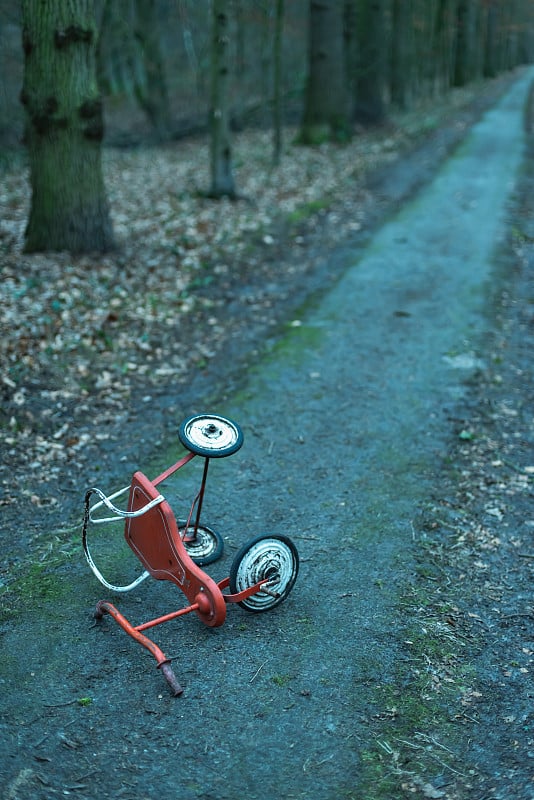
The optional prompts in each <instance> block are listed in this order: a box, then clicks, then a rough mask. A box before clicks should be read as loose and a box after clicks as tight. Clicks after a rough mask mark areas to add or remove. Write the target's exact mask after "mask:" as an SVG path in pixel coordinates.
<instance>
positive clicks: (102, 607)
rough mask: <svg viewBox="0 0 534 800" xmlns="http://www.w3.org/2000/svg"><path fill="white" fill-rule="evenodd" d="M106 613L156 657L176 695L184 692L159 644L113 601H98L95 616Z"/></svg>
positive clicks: (100, 617) (99, 616) (98, 616)
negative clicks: (144, 632) (136, 626)
mask: <svg viewBox="0 0 534 800" xmlns="http://www.w3.org/2000/svg"><path fill="white" fill-rule="evenodd" d="M105 613H108V614H110V615H111V616H112V617H113V619H114V620H115V621H116V622H117V623H118V624H119V625H120V626H121V628H122V629H123V630H124V631H126V633H127V634H129V635H130V636H131V637H132V639H135V641H136V642H139V644H141V645H142V646H143V647H145V648H146V649H147V650H148V651H149V652H150V653H152V655H153V656H154V658H155V659H156V662H157V666H158V669H161V671H162V673H163V676H164V678H165V680H166V681H167V683H168V684H169V686H170V687H171V689H172V693H173V695H174V696H175V697H178V695H181V694H182V692H183V689H182V687H181V686H180V684H179V683H178V681H177V679H176V676H175V675H174V672H173V671H172V668H171V662H170V659H169V658H167V656H166V655H165V653H164V652H163V650H160V648H159V647H158V646H157V644H156V643H155V642H153V641H152V639H149V638H148V637H147V636H144V635H143V634H142V633H139V631H137V630H136V629H135V628H134V627H133V625H131V624H130V623H129V622H128V620H127V619H126V617H124V616H123V615H122V614H121V613H120V611H118V610H117V609H116V608H115V606H114V605H113V604H112V603H108V602H107V601H106V600H100V602H99V603H97V606H96V610H95V617H96V618H97V619H102V617H103V616H104V614H105Z"/></svg>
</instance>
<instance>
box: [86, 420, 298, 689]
mask: <svg viewBox="0 0 534 800" xmlns="http://www.w3.org/2000/svg"><path fill="white" fill-rule="evenodd" d="M178 436H179V439H180V442H181V443H182V445H184V447H185V448H186V450H187V451H188V452H187V453H186V454H185V455H184V456H183V457H182V458H181V459H180V460H179V461H177V462H176V463H175V464H173V465H172V466H170V467H169V468H168V469H166V470H165V471H164V472H162V473H161V475H158V476H157V477H156V478H154V479H153V480H150V479H149V478H147V477H146V475H144V474H143V473H142V472H136V473H135V474H134V476H133V478H132V481H131V483H130V484H129V485H128V486H126V487H125V488H124V489H120V490H119V491H117V492H115V493H113V494H111V495H106V494H104V492H102V491H101V490H100V489H97V488H92V489H89V490H88V491H87V492H86V495H85V514H84V523H83V533H82V542H83V549H84V552H85V556H86V558H87V561H88V563H89V566H90V567H91V569H92V571H93V572H94V574H95V575H96V577H97V578H98V580H99V581H100V582H101V583H102V584H103V585H104V586H106V588H108V589H110V590H112V591H114V592H127V591H130V590H131V589H134V588H135V587H136V586H138V585H139V584H140V583H141V581H143V580H144V579H145V578H147V577H148V576H149V575H151V576H152V577H153V578H156V579H157V580H169V581H172V582H173V583H175V584H176V585H177V586H178V588H179V589H181V591H182V592H183V594H184V595H185V597H186V599H187V601H188V605H187V606H185V607H183V608H180V609H178V610H177V611H172V612H171V613H169V614H165V615H164V616H161V617H157V618H155V619H152V620H149V621H148V622H144V623H142V624H140V625H132V624H131V623H130V622H129V621H128V620H127V619H126V617H125V616H123V615H122V614H121V613H120V612H119V611H118V610H117V608H116V607H115V606H114V605H113V604H112V603H110V602H108V601H107V600H101V601H100V602H99V603H98V604H97V607H96V611H95V617H96V618H97V619H101V618H102V617H103V615H104V614H106V613H107V614H110V615H111V616H112V617H113V619H115V620H116V622H117V623H118V624H119V625H120V626H121V628H123V629H124V630H125V631H126V633H128V634H129V635H130V636H131V637H132V638H133V639H135V640H136V641H137V642H139V643H140V644H141V645H142V646H143V647H145V648H146V649H147V650H149V652H150V653H152V655H153V656H154V658H155V659H156V662H157V666H158V668H160V669H161V671H162V673H163V675H164V677H165V678H166V680H167V682H168V683H169V685H170V687H171V690H172V692H173V694H174V695H175V696H177V695H180V694H182V691H183V690H182V687H181V686H180V684H179V683H178V681H177V679H176V677H175V675H174V673H173V671H172V668H171V665H170V659H169V658H167V657H166V656H165V654H164V653H163V651H162V650H161V649H160V648H159V647H158V646H157V645H156V644H155V642H153V641H152V640H151V639H149V638H148V637H147V636H145V634H144V631H146V630H148V629H149V628H153V627H155V626H156V625H159V624H161V623H162V622H167V621H169V620H172V619H175V618H177V617H180V616H183V615H184V614H189V613H191V612H193V611H194V612H195V613H196V614H197V616H198V617H200V619H201V620H202V622H203V623H204V624H205V625H208V626H209V627H217V626H219V625H222V624H223V622H224V620H225V618H226V606H227V604H228V603H239V605H241V606H242V607H243V608H245V609H247V611H252V612H259V611H267V610H269V609H272V608H274V607H275V606H277V605H279V604H280V603H281V602H282V601H283V600H285V599H286V597H287V596H288V594H289V592H290V591H291V589H292V588H293V584H294V583H295V580H296V578H297V574H298V569H299V556H298V552H297V549H296V547H295V545H294V544H293V542H292V541H291V539H289V538H288V537H287V536H283V535H262V536H257V537H255V538H254V539H252V540H251V541H249V542H247V543H246V544H245V545H244V546H243V547H241V549H240V550H239V551H238V553H237V554H236V556H235V558H234V560H233V562H232V566H231V568H230V575H229V577H227V578H224V579H223V580H221V581H219V582H218V583H216V582H215V581H214V580H213V579H212V578H211V577H210V576H209V575H208V574H207V573H206V572H204V570H203V569H202V567H203V566H205V565H207V564H210V563H212V562H214V561H216V560H217V559H218V558H220V557H221V556H222V554H223V549H224V541H223V539H222V537H221V536H220V535H219V534H218V533H216V532H215V531H214V530H212V529H211V528H209V527H207V526H206V525H202V524H201V522H200V519H201V512H202V503H203V499H204V493H205V489H206V481H207V477H208V467H209V463H210V459H211V458H221V457H224V456H230V455H232V454H234V453H236V452H237V451H238V450H239V449H240V447H241V445H242V444H243V432H242V430H241V428H240V426H239V425H238V424H237V423H235V422H233V421H232V420H229V419H227V418H226V417H222V416H218V415H214V414H200V415H195V416H192V417H188V418H187V419H186V420H184V422H182V424H181V425H180V428H179V431H178ZM197 456H201V457H203V458H204V468H203V471H202V479H201V483H200V489H199V490H198V492H197V494H196V496H195V497H194V499H193V502H192V503H191V507H190V509H189V514H188V515H187V517H186V518H185V519H184V520H183V521H177V520H176V518H175V516H174V514H173V512H172V509H171V507H170V505H169V503H168V502H167V500H166V499H165V497H164V496H163V495H162V494H161V493H160V491H159V489H158V488H157V487H159V486H160V484H162V483H163V482H164V481H165V480H166V479H167V478H169V477H170V476H171V475H173V474H174V473H175V472H177V471H178V470H180V469H181V468H182V467H184V466H185V465H186V464H188V463H189V462H190V461H191V460H192V459H194V458H195V457H197ZM123 494H124V495H126V494H128V502H127V506H126V509H124V510H122V509H120V508H118V507H117V506H116V505H115V503H114V501H115V500H116V499H117V498H118V497H120V496H121V495H123ZM93 495H97V496H98V497H99V498H100V499H99V500H98V502H96V503H94V504H93V505H91V498H92V496H93ZM103 509H107V510H108V511H110V512H111V513H112V516H99V515H98V514H97V512H98V511H99V510H100V512H102V510H103ZM104 513H105V512H104ZM121 518H122V519H124V537H125V539H126V541H127V543H128V545H129V546H130V547H131V549H132V550H133V552H134V553H135V555H136V556H137V557H138V558H139V560H140V561H141V563H142V564H143V566H144V568H145V570H144V572H143V573H142V574H141V575H140V576H139V577H138V578H136V580H134V581H133V582H132V583H130V584H128V585H126V586H115V585H114V584H112V583H108V581H107V580H106V579H105V578H104V577H103V575H102V573H101V572H100V570H99V569H98V568H97V566H96V564H95V562H94V560H93V557H92V555H91V553H90V551H89V545H88V529H89V526H90V524H103V523H109V522H115V521H117V519H121ZM226 590H228V591H226Z"/></svg>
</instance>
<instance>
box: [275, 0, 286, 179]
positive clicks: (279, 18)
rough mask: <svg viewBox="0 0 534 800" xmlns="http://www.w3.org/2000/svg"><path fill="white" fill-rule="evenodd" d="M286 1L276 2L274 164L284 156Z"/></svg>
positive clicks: (278, 0)
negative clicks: (283, 67)
mask: <svg viewBox="0 0 534 800" xmlns="http://www.w3.org/2000/svg"><path fill="white" fill-rule="evenodd" d="M283 26H284V0H276V19H275V27H274V43H273V163H274V164H279V163H280V156H281V154H282V86H281V83H282V32H283Z"/></svg>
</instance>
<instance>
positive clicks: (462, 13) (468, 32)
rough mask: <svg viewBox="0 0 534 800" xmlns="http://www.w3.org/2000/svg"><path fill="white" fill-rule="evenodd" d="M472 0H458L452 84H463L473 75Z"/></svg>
mask: <svg viewBox="0 0 534 800" xmlns="http://www.w3.org/2000/svg"><path fill="white" fill-rule="evenodd" d="M475 13H476V12H475V8H474V3H473V0H459V2H458V7H457V11H456V25H457V31H456V60H455V65H454V85H455V86H465V84H466V83H469V81H471V80H473V78H474V77H475V72H476V70H475V66H474V64H475V58H476V51H477V36H476V24H475Z"/></svg>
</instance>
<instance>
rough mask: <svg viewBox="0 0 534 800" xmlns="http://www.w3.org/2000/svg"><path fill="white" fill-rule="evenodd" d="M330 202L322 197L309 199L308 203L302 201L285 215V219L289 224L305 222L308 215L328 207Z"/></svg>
mask: <svg viewBox="0 0 534 800" xmlns="http://www.w3.org/2000/svg"><path fill="white" fill-rule="evenodd" d="M330 202H331V201H330V200H329V199H328V198H326V197H323V198H319V199H317V200H310V201H309V202H308V203H303V204H302V205H300V206H298V207H297V208H295V210H294V211H291V213H289V214H288V215H287V221H288V222H289V224H290V225H299V224H300V223H301V222H305V221H306V220H307V219H309V218H310V217H313V216H314V215H315V214H317V213H318V212H319V211H323V210H324V209H326V208H328V207H329V206H330Z"/></svg>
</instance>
